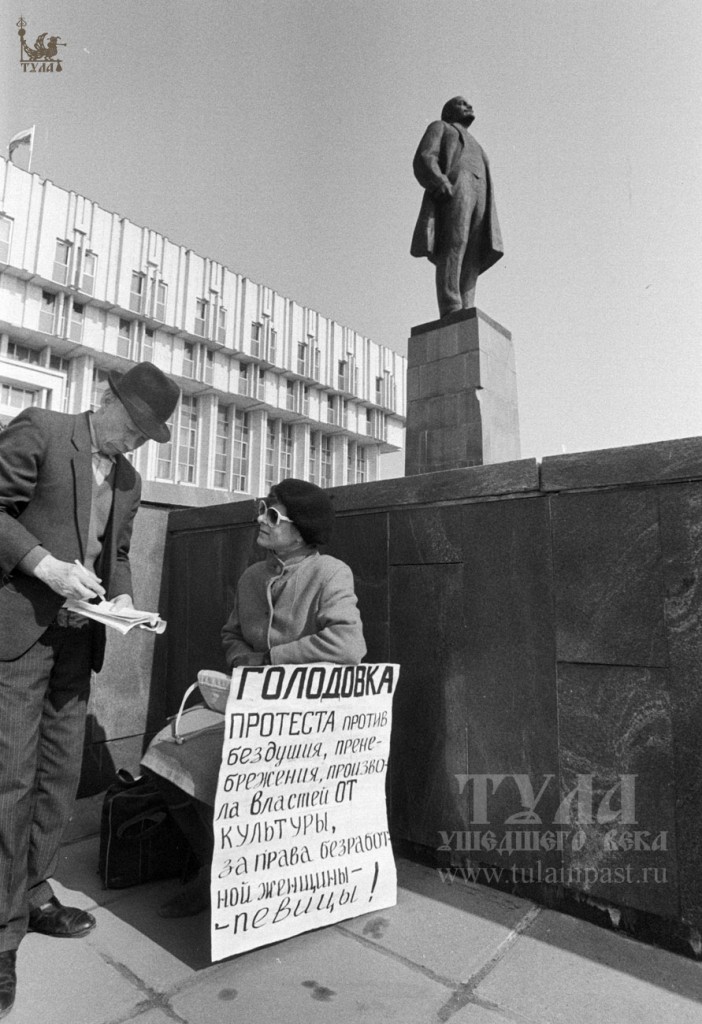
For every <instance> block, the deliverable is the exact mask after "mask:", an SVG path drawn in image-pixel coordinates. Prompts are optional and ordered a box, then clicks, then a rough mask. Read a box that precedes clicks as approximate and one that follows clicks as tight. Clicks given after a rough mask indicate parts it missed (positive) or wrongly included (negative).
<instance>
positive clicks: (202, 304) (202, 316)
mask: <svg viewBox="0 0 702 1024" xmlns="http://www.w3.org/2000/svg"><path fill="white" fill-rule="evenodd" d="M208 306H209V302H208V301H207V299H196V301H195V332H194V333H195V334H197V336H198V338H204V337H205V336H206V334H207V307H208Z"/></svg>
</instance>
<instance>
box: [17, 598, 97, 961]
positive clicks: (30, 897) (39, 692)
mask: <svg viewBox="0 0 702 1024" xmlns="http://www.w3.org/2000/svg"><path fill="white" fill-rule="evenodd" d="M68 618H69V617H68V616H67V614H66V613H65V612H64V611H61V612H59V617H58V620H57V621H55V622H53V623H52V624H51V625H50V626H49V628H48V629H47V630H46V632H45V633H44V634H43V636H41V637H40V638H39V640H38V641H37V642H36V643H35V644H33V645H32V647H30V648H29V650H28V651H26V652H25V653H24V654H23V655H21V657H19V658H17V659H15V660H14V661H0V951H3V950H7V949H16V948H17V946H18V945H19V943H20V941H21V939H22V937H23V936H24V934H25V932H26V930H27V918H28V914H29V911H30V910H33V909H35V908H37V907H40V906H42V905H43V904H44V903H46V902H47V901H48V900H50V899H51V897H52V895H53V893H52V890H51V886H50V885H49V883H48V881H47V879H49V878H50V877H51V876H52V874H53V873H54V871H55V869H56V865H57V862H58V852H59V844H60V842H61V837H62V835H63V831H64V828H65V826H66V824H67V822H68V819H69V816H70V814H71V811H72V808H73V802H74V800H75V797H76V791H77V788H78V781H79V778H80V769H81V760H82V751H83V740H84V735H85V715H86V707H87V701H88V694H89V691H90V669H91V661H92V630H93V625H92V623H91V622H90V621H89V620H86V619H82V620H79V623H80V624H76V625H59V624H58V622H59V621H61V622H67V621H68Z"/></svg>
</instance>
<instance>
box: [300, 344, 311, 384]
mask: <svg viewBox="0 0 702 1024" xmlns="http://www.w3.org/2000/svg"><path fill="white" fill-rule="evenodd" d="M307 353H308V347H307V345H306V344H305V342H304V341H301V342H300V343H299V344H298V346H297V372H298V373H299V374H300V375H301V376H302V377H307V376H309V374H308V372H307Z"/></svg>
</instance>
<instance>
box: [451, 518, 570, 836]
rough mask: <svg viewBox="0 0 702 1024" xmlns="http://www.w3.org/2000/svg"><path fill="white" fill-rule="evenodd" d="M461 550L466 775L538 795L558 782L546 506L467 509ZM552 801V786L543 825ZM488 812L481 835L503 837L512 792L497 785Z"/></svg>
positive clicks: (515, 802) (516, 807) (514, 806)
mask: <svg viewBox="0 0 702 1024" xmlns="http://www.w3.org/2000/svg"><path fill="white" fill-rule="evenodd" d="M463 545H464V559H465V570H464V571H465V590H464V597H463V600H464V611H463V615H464V622H465V629H466V654H465V664H464V671H465V679H466V684H467V695H466V702H465V708H464V716H465V722H466V729H467V731H468V735H469V737H470V745H469V755H470V756H469V765H470V768H469V769H468V770H469V771H471V772H484V773H490V774H500V773H512V774H520V775H526V776H528V778H529V780H530V784H531V786H532V787H533V788H534V791H535V792H538V790H539V788H540V787H541V785H542V784H543V782H544V779H545V776H546V775H549V774H550V775H553V776H554V778H557V775H558V749H557V717H556V666H555V649H554V643H553V637H554V622H553V594H552V590H551V560H550V554H549V521H548V506H547V504H546V503H545V502H542V501H531V500H529V499H524V500H515V501H509V502H500V503H499V505H495V504H490V505H486V504H480V505H466V506H464V518H463ZM456 770H457V771H460V770H461V769H456ZM462 770H463V771H465V770H466V769H462ZM557 795H558V787H557V785H552V786H551V787H550V789H549V788H548V787H547V789H546V790H545V792H544V796H543V799H542V802H541V803H540V804H539V814H540V816H541V817H542V818H543V821H544V822H548V821H550V820H551V818H552V816H553V812H554V811H555V807H556V802H557ZM490 806H491V808H492V811H491V813H490V827H491V828H492V827H493V826H494V827H495V828H502V827H503V825H504V823H505V822H507V819H509V818H510V817H511V816H512V815H514V814H515V813H518V812H519V811H520V810H521V809H522V808H521V804H520V800H519V799H518V792H517V789H516V786H515V783H514V782H513V781H506V782H504V783H502V784H500V786H499V788H498V789H497V790H496V792H495V795H494V797H493V798H492V799H491V802H490Z"/></svg>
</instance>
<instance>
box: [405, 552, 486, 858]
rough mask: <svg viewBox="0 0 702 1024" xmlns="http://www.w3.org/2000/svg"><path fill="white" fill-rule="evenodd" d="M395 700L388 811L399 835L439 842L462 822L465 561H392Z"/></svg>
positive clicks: (431, 845)
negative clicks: (403, 563)
mask: <svg viewBox="0 0 702 1024" xmlns="http://www.w3.org/2000/svg"><path fill="white" fill-rule="evenodd" d="M389 586H390V649H389V660H390V661H392V662H398V663H399V664H400V666H401V668H400V681H399V684H398V687H397V691H396V694H395V699H394V702H393V729H392V744H391V755H390V778H389V790H390V814H391V830H392V832H393V834H394V835H395V836H398V837H401V838H404V839H409V840H411V841H413V842H417V843H421V844H423V845H425V846H428V847H429V848H430V849H436V847H437V846H438V845H439V843H440V839H439V831H440V830H441V829H448V830H453V829H457V828H461V827H462V820H463V819H462V816H461V813H460V810H459V809H458V808H457V806H456V796H457V785H456V781H455V778H454V776H453V772H460V771H463V770H464V766H465V764H466V763H467V744H468V734H467V729H466V727H465V720H466V716H465V703H466V696H465V689H466V685H465V670H464V659H465V647H466V630H465V626H464V623H463V617H462V606H463V602H462V596H463V567H462V566H461V565H428V566H393V567H391V569H390V578H389Z"/></svg>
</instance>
